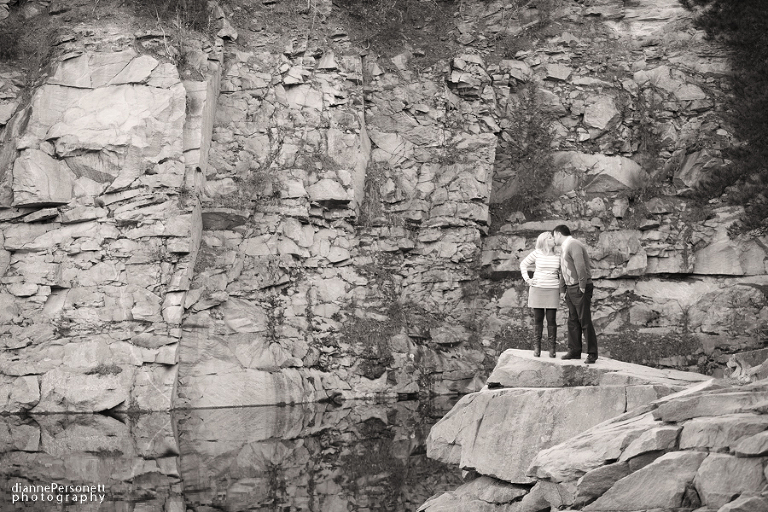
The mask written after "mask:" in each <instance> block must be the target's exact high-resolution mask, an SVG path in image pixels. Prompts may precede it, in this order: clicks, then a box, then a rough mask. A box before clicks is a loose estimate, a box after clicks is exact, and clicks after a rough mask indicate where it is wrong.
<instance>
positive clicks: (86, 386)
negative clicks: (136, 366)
mask: <svg viewBox="0 0 768 512" xmlns="http://www.w3.org/2000/svg"><path fill="white" fill-rule="evenodd" d="M113 368H114V369H113ZM118 370H119V373H117V372H118ZM132 380H133V369H132V368H131V367H128V366H125V367H122V366H115V367H110V371H109V372H108V373H106V374H103V375H101V374H99V373H92V374H83V373H75V372H71V371H67V370H64V369H56V370H52V371H49V372H48V373H46V374H45V375H43V378H42V382H41V384H40V401H39V402H38V404H37V405H36V406H35V408H34V409H33V411H34V412H88V411H104V410H108V409H114V408H116V407H120V406H122V407H123V408H124V409H125V408H127V406H128V401H129V399H130V391H131V383H132Z"/></svg>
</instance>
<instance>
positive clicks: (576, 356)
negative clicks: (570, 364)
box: [560, 350, 581, 359]
mask: <svg viewBox="0 0 768 512" xmlns="http://www.w3.org/2000/svg"><path fill="white" fill-rule="evenodd" d="M560 359H581V352H571V351H570V350H569V351H568V352H566V353H565V354H563V355H562V356H560Z"/></svg>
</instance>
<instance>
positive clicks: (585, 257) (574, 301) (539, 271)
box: [520, 224, 597, 364]
mask: <svg viewBox="0 0 768 512" xmlns="http://www.w3.org/2000/svg"><path fill="white" fill-rule="evenodd" d="M555 246H559V247H560V248H561V250H560V255H557V254H555ZM530 267H534V269H535V270H534V273H533V278H531V277H529V276H528V269H529V268H530ZM520 271H521V272H522V273H523V279H524V280H525V282H526V283H527V284H528V285H529V286H530V289H529V292H528V307H529V308H532V309H533V355H534V356H535V357H539V356H540V355H541V337H542V335H543V334H544V317H545V316H546V318H547V338H548V341H549V357H555V356H556V347H557V323H556V320H555V319H556V316H557V307H558V305H559V303H560V293H561V292H564V293H565V303H566V304H567V305H568V352H566V353H565V354H564V355H563V356H562V359H581V340H582V333H584V336H585V337H586V338H587V359H586V360H585V361H584V363H586V364H593V363H594V362H596V361H597V334H596V333H595V328H594V326H593V325H592V312H591V310H590V307H591V302H592V289H593V286H592V275H591V272H592V266H591V264H590V261H589V254H588V253H587V246H586V245H584V243H583V242H581V241H579V240H576V239H575V238H573V237H572V236H571V230H570V229H568V226H566V225H564V224H561V225H559V226H557V227H555V229H553V230H552V231H551V232H549V231H545V232H544V233H542V234H540V235H539V237H538V238H537V239H536V249H535V250H534V251H533V252H532V253H530V254H529V255H528V256H526V257H525V259H524V260H523V261H521V262H520Z"/></svg>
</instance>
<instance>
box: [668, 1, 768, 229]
mask: <svg viewBox="0 0 768 512" xmlns="http://www.w3.org/2000/svg"><path fill="white" fill-rule="evenodd" d="M681 2H682V3H683V5H685V6H686V7H688V8H690V9H696V10H697V12H698V16H697V18H696V23H697V24H698V26H699V27H700V28H702V29H704V30H706V32H707V34H708V35H709V37H711V38H713V39H717V40H720V41H722V42H723V43H724V44H725V45H726V46H727V47H728V48H729V49H730V50H731V64H732V67H733V73H732V75H731V76H730V77H729V79H730V82H731V89H732V91H731V94H730V97H729V103H728V105H727V106H728V110H729V113H730V115H729V118H728V121H729V122H730V123H731V125H732V128H733V130H734V132H735V135H736V138H737V139H738V140H739V141H741V142H742V145H740V146H738V147H735V148H731V149H729V150H726V151H725V152H724V153H725V156H726V157H727V158H728V159H729V160H730V161H731V162H732V163H731V165H730V166H729V167H728V168H727V169H726V170H725V171H724V172H721V173H718V174H717V175H716V176H713V177H712V179H711V181H710V182H709V183H707V184H706V186H704V187H702V189H701V191H700V193H701V196H702V197H703V198H704V199H707V198H711V197H718V196H719V195H721V194H722V193H723V192H728V200H729V202H731V203H734V204H739V205H743V206H744V207H745V209H746V216H745V218H744V222H743V224H742V229H744V230H751V229H760V230H762V231H765V230H766V229H768V197H766V193H765V191H766V189H768V164H766V162H768V2H766V1H765V0H740V1H734V0H681Z"/></svg>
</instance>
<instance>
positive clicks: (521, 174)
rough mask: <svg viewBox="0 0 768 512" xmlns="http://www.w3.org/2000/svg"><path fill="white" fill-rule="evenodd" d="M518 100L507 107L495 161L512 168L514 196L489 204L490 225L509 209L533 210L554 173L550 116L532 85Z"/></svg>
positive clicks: (496, 221) (539, 201) (530, 212)
mask: <svg viewBox="0 0 768 512" xmlns="http://www.w3.org/2000/svg"><path fill="white" fill-rule="evenodd" d="M518 98H519V102H518V104H517V105H516V106H514V107H509V108H508V113H507V116H506V125H507V127H506V128H505V130H504V136H503V139H504V142H502V143H501V144H499V147H498V149H497V150H496V151H497V156H496V158H497V160H503V161H504V162H507V163H508V165H510V166H511V167H512V168H513V169H514V177H513V178H512V180H514V187H512V188H513V190H514V195H513V196H512V197H510V198H509V199H507V200H505V201H503V202H502V203H494V204H493V205H492V206H491V215H492V216H493V221H494V222H493V223H492V225H498V224H499V221H501V222H503V219H502V218H501V217H503V216H504V215H505V214H508V213H510V212H512V211H516V210H521V211H523V212H525V213H526V214H532V213H535V211H536V210H537V207H538V206H539V205H540V204H541V202H542V199H543V197H544V195H545V192H546V191H547V190H548V189H549V187H550V185H551V184H552V178H553V176H554V174H555V169H554V167H553V160H552V141H553V139H554V136H553V134H552V132H551V130H550V126H551V124H550V119H549V116H548V115H547V114H546V112H544V111H543V110H542V108H541V106H540V105H539V102H538V100H537V98H536V88H535V86H529V87H526V88H525V89H523V90H522V91H520V92H519V93H518Z"/></svg>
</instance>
